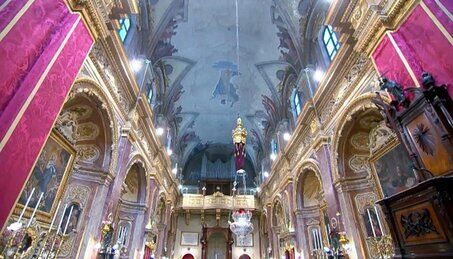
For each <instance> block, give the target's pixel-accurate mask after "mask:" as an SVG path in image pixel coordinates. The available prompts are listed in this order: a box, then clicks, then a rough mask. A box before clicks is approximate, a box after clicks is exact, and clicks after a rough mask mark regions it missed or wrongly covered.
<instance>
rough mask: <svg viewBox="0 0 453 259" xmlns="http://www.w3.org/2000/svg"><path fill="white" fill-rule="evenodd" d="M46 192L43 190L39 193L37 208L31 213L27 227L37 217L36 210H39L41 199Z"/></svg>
mask: <svg viewBox="0 0 453 259" xmlns="http://www.w3.org/2000/svg"><path fill="white" fill-rule="evenodd" d="M43 195H44V193H43V192H42V193H41V195H39V199H38V203H36V206H35V209H34V210H33V213H32V214H31V217H30V220H29V221H28V224H27V228H28V227H29V226H30V225H31V221H32V220H33V218H34V217H35V213H36V210H38V207H39V204H40V203H41V199H42V196H43Z"/></svg>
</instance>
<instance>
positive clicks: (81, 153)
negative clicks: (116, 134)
mask: <svg viewBox="0 0 453 259" xmlns="http://www.w3.org/2000/svg"><path fill="white" fill-rule="evenodd" d="M76 150H77V159H78V161H80V162H83V163H87V164H93V163H94V162H96V160H98V158H99V156H100V154H101V151H100V148H99V147H98V146H96V145H94V144H83V145H77V146H76Z"/></svg>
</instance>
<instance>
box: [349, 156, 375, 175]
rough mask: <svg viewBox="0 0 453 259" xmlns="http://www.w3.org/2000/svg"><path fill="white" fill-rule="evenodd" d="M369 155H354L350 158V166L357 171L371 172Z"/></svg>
mask: <svg viewBox="0 0 453 259" xmlns="http://www.w3.org/2000/svg"><path fill="white" fill-rule="evenodd" d="M368 159H369V157H368V156H367V155H357V154H355V155H353V156H352V157H351V159H349V161H348V164H349V167H350V168H351V169H352V170H353V171H354V172H356V173H361V172H369V171H370V166H369V165H368Z"/></svg>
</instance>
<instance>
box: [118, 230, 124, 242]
mask: <svg viewBox="0 0 453 259" xmlns="http://www.w3.org/2000/svg"><path fill="white" fill-rule="evenodd" d="M123 232H124V227H123V226H120V234H119V235H118V241H119V242H120V244H123Z"/></svg>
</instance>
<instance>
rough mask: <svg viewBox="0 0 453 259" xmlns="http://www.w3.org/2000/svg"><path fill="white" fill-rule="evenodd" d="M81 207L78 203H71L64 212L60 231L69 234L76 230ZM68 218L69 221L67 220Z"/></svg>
mask: <svg viewBox="0 0 453 259" xmlns="http://www.w3.org/2000/svg"><path fill="white" fill-rule="evenodd" d="M81 214H82V209H81V208H80V206H79V204H76V203H73V204H71V205H70V206H68V207H67V208H66V210H65V212H64V216H63V221H62V224H61V226H60V233H64V234H66V235H67V234H70V233H72V232H74V231H76V230H77V225H78V223H79V219H80V215H81ZM68 218H69V221H68Z"/></svg>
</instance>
